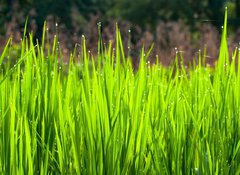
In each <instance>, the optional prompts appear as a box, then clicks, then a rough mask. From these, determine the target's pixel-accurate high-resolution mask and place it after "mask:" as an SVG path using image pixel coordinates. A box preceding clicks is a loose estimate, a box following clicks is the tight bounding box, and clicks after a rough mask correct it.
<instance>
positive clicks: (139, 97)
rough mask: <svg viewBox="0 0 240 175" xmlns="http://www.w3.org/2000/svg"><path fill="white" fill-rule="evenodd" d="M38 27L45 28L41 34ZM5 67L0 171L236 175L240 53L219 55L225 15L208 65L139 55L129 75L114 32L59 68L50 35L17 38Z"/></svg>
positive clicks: (0, 63) (0, 59)
mask: <svg viewBox="0 0 240 175" xmlns="http://www.w3.org/2000/svg"><path fill="white" fill-rule="evenodd" d="M44 31H46V30H44ZM24 36H25V37H23V39H22V43H21V53H20V57H19V58H18V59H17V61H16V62H15V63H14V64H13V65H12V64H11V61H10V60H9V59H8V55H9V53H10V51H11V49H12V47H11V39H10V40H9V42H8V43H7V44H6V47H5V49H4V50H3V52H2V53H1V56H0V68H1V69H0V155H1V158H0V174H8V175H16V174H20V175H22V174H23V175H24V174H29V175H32V174H34V175H35V174H40V175H45V174H86V175H94V174H99V175H101V174H106V175H114V174H121V175H125V174H131V175H133V174H139V175H141V174H150V175H151V174H157V175H158V174H159V175H165V174H166V175H173V174H176V175H187V174H196V175H218V174H221V175H227V174H229V175H230V174H231V175H232V174H233V175H235V174H236V175H238V174H240V117H239V116H240V71H239V70H240V62H239V61H237V60H238V58H239V57H240V49H239V48H236V50H235V51H234V52H233V53H230V54H229V52H228V46H227V15H226V16H225V24H224V27H223V31H222V41H221V48H220V53H219V59H218V62H217V64H216V65H215V67H210V66H207V65H206V64H205V59H206V51H202V52H199V57H198V58H196V60H195V62H194V63H193V64H192V65H189V66H188V67H185V66H184V65H183V55H182V54H181V52H176V58H175V62H173V64H172V65H171V66H169V67H163V66H162V65H161V64H160V63H158V62H156V63H154V64H149V62H148V59H149V55H150V53H151V49H150V50H149V51H148V52H145V51H144V49H143V50H142V51H141V52H140V55H139V58H140V63H139V67H138V69H137V70H134V69H133V66H132V64H131V61H130V58H129V57H127V56H126V54H125V53H124V49H123V47H124V46H123V45H122V42H121V36H120V32H119V29H118V28H116V44H114V45H112V44H111V42H109V43H108V44H107V45H103V44H102V42H101V39H99V44H98V50H99V53H98V55H97V56H92V55H91V53H89V52H88V51H87V49H86V45H85V38H84V37H82V42H81V52H80V54H77V53H76V51H74V52H73V53H72V54H71V59H70V61H69V64H67V65H66V64H64V63H63V61H62V56H61V49H60V48H59V44H58V41H57V36H56V37H55V39H54V42H53V44H52V45H51V46H49V43H48V41H47V39H46V37H45V36H46V34H45V32H44V33H43V36H42V41H41V43H37V44H34V42H33V39H32V36H31V34H25V35H24Z"/></svg>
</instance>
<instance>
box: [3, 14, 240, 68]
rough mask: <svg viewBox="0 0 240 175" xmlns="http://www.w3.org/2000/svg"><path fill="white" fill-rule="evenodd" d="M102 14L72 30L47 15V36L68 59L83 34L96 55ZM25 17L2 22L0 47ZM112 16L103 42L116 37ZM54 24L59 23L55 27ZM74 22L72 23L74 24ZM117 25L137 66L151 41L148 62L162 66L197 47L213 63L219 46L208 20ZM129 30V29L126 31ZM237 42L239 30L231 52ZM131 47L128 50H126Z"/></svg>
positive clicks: (31, 27)
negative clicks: (147, 26) (153, 25)
mask: <svg viewBox="0 0 240 175" xmlns="http://www.w3.org/2000/svg"><path fill="white" fill-rule="evenodd" d="M30 15H32V16H34V15H35V12H34V11H32V12H31V13H30ZM100 16H101V15H93V16H92V17H91V18H90V20H89V21H88V23H87V24H86V25H84V26H79V25H78V24H77V23H76V24H75V26H74V31H69V30H68V29H67V27H66V26H65V25H64V23H61V21H59V19H57V18H54V17H53V16H51V15H49V16H48V17H47V19H46V20H47V28H48V38H49V39H50V40H51V39H53V37H54V35H56V34H57V36H58V38H59V41H60V47H61V50H62V53H63V57H64V60H66V61H67V60H68V58H69V55H70V52H71V51H72V50H73V49H74V46H75V44H76V43H79V44H80V43H81V36H82V34H84V35H85V37H86V39H87V47H88V50H90V51H91V53H92V54H94V55H95V54H97V41H98V26H97V24H98V22H99V19H100ZM22 19H24V18H23V17H22V16H21V15H16V16H14V17H12V20H11V21H10V22H8V23H6V24H5V28H6V31H7V32H6V35H5V36H4V37H1V38H0V47H1V50H2V48H3V46H4V43H5V42H6V40H7V38H8V37H9V36H13V41H14V43H16V44H17V43H19V42H20V39H21V37H22V32H23V26H20V25H19V23H20V22H21V23H22V21H21V20H22ZM115 21H116V20H115V19H108V20H107V21H106V22H105V23H104V24H102V27H101V30H102V31H101V32H102V38H103V41H104V42H105V43H106V45H107V44H108V41H109V40H111V41H112V42H113V43H114V40H115ZM56 23H58V26H57V27H56ZM73 25H74V24H73ZM118 27H119V28H120V31H121V35H122V39H123V44H124V47H125V50H126V53H128V52H129V51H130V54H131V57H132V60H133V63H134V64H135V65H137V63H138V59H139V54H140V51H141V48H142V46H143V45H144V47H145V50H146V51H147V50H148V49H149V48H150V46H151V44H152V43H154V49H153V51H152V53H151V56H150V62H154V61H155V59H156V55H158V58H159V61H160V62H161V63H162V64H164V65H169V64H170V63H171V61H172V60H173V59H174V57H175V53H176V50H178V51H179V52H181V53H182V54H183V57H184V59H185V60H184V61H185V63H188V62H189V61H190V62H191V61H193V60H194V59H196V57H197V55H198V53H199V50H201V51H202V52H203V50H204V49H205V48H206V50H207V63H209V64H210V65H213V64H214V62H215V61H216V59H217V57H218V49H219V43H220V39H221V38H220V36H221V35H220V34H219V32H218V30H217V28H216V27H214V26H213V25H212V24H210V23H207V22H206V23H202V24H201V25H198V26H197V27H196V29H194V30H195V32H192V31H191V29H190V28H189V27H188V26H187V25H185V24H184V22H183V21H181V20H180V21H177V22H176V21H175V22H173V21H171V22H159V23H158V25H157V27H156V28H155V29H145V30H142V29H141V28H140V27H139V26H136V25H132V24H131V23H129V22H126V21H123V20H121V21H120V22H118ZM37 30H39V29H38V28H37V25H36V22H35V21H34V20H29V22H28V31H32V32H33V34H34V33H36V31H37ZM129 30H131V32H130V33H129ZM239 41H240V29H239V30H237V32H235V33H234V34H231V35H230V36H229V38H228V42H229V48H230V52H231V51H232V50H233V49H234V48H235V47H237V46H238V42H239ZM128 47H129V48H130V50H129V49H128Z"/></svg>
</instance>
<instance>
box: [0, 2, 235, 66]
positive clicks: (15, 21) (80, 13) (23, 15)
mask: <svg viewBox="0 0 240 175" xmlns="http://www.w3.org/2000/svg"><path fill="white" fill-rule="evenodd" d="M225 7H228V14H229V15H228V18H229V19H228V26H229V28H228V32H229V33H228V34H229V35H228V36H229V38H228V42H229V47H230V48H231V49H233V48H235V47H237V46H238V45H239V41H240V0H134V1H130V0H0V47H3V46H4V43H5V42H6V40H7V38H8V37H9V36H13V40H14V43H16V44H17V43H19V42H20V39H21V37H22V35H23V28H24V24H25V21H26V19H27V18H28V31H29V32H30V31H31V32H32V33H33V34H34V38H35V39H36V38H38V39H39V40H41V35H42V28H43V24H44V21H47V28H48V32H49V36H48V37H50V38H51V37H53V36H54V35H55V34H57V35H58V36H59V40H60V45H61V48H62V52H63V55H65V56H66V58H67V57H68V55H69V52H70V51H71V50H72V49H73V48H74V46H75V44H76V43H80V42H81V36H82V34H84V35H85V36H86V39H87V46H88V49H89V50H91V52H92V53H96V48H97V47H96V45H97V40H98V25H101V30H102V37H103V40H104V42H106V43H107V42H108V40H113V42H114V35H115V23H116V22H118V26H119V28H120V30H121V34H122V37H123V43H124V46H125V47H126V49H127V48H130V49H131V56H132V59H133V60H136V61H137V60H138V55H139V52H140V48H141V47H142V45H143V44H144V46H145V48H146V49H148V48H149V47H150V45H151V44H152V43H154V44H155V47H154V50H153V52H152V56H151V58H152V59H153V60H152V61H154V58H155V55H159V59H160V61H161V62H162V63H163V64H166V65H167V64H169V63H170V61H171V59H172V58H174V55H175V50H176V48H177V49H178V50H179V51H180V52H182V54H183V56H184V58H185V61H189V60H192V59H194V57H196V56H197V54H198V51H199V49H201V50H203V49H204V48H206V49H207V59H208V62H209V63H210V64H212V63H213V62H214V61H215V60H216V58H217V56H218V48H219V42H220V36H221V30H222V27H221V26H222V25H223V19H224V11H225V10H224V9H225ZM56 24H57V25H56Z"/></svg>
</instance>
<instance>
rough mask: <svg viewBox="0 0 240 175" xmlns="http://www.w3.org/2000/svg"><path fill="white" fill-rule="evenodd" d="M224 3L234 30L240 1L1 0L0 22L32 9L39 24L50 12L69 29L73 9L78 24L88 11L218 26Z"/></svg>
mask: <svg viewBox="0 0 240 175" xmlns="http://www.w3.org/2000/svg"><path fill="white" fill-rule="evenodd" d="M16 6H18V9H16ZM225 6H228V7H229V14H230V17H229V22H230V25H231V27H232V28H233V29H235V28H237V27H238V26H239V24H240V0H228V1H227V0H201V1H195V0H168V1H166V0H135V1H129V0H41V1H39V0H1V1H0V11H1V20H0V22H1V24H2V25H1V26H3V23H4V22H6V21H10V20H11V17H12V16H13V15H14V14H15V15H16V13H23V16H25V17H26V16H28V15H29V12H30V11H31V10H32V9H34V10H35V11H36V16H35V17H34V18H35V19H36V22H37V25H42V23H43V21H44V20H45V19H46V17H47V15H48V14H52V15H54V16H57V17H58V18H60V20H61V21H62V22H64V23H65V24H66V26H67V27H68V28H69V29H71V28H72V27H73V26H72V19H71V11H72V9H73V8H74V9H75V11H77V12H78V13H76V14H75V15H76V16H75V18H76V19H77V20H79V21H80V22H82V23H84V21H87V20H89V18H90V15H91V14H96V13H100V14H101V15H102V20H103V21H104V20H105V19H106V18H108V17H109V16H111V17H114V18H117V19H123V20H127V21H129V22H131V23H133V24H137V25H139V26H141V27H142V28H145V27H148V28H154V27H155V26H156V24H157V22H158V21H159V20H163V21H167V20H173V21H174V20H178V19H180V18H181V19H183V20H184V22H185V23H186V24H189V25H190V26H191V27H194V26H195V25H196V24H197V23H199V22H201V21H203V20H209V21H210V22H211V23H212V24H213V25H215V26H217V27H219V26H221V24H222V21H223V20H222V19H223V14H224V7H225ZM23 20H24V19H23ZM2 30H3V29H2Z"/></svg>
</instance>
